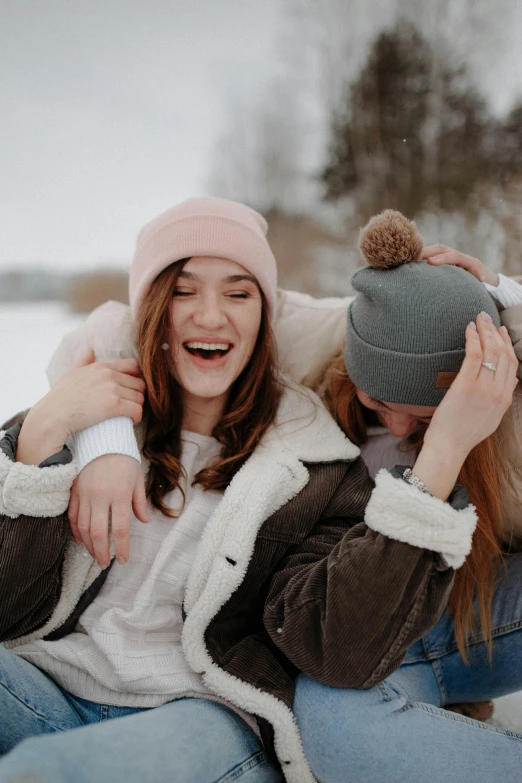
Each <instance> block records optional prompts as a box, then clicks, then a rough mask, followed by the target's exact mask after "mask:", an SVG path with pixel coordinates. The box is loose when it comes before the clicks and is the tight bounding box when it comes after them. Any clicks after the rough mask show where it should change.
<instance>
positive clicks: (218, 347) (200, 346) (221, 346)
mask: <svg viewBox="0 0 522 783" xmlns="http://www.w3.org/2000/svg"><path fill="white" fill-rule="evenodd" d="M185 345H186V346H187V348H192V349H193V350H199V351H228V349H229V348H230V343H185Z"/></svg>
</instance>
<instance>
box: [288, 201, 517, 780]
mask: <svg viewBox="0 0 522 783" xmlns="http://www.w3.org/2000/svg"><path fill="white" fill-rule="evenodd" d="M360 247H361V250H362V252H363V255H364V256H365V258H366V260H367V262H368V266H366V267H365V268H363V269H361V270H359V271H358V272H356V273H355V275H354V276H353V278H352V282H353V287H354V288H355V290H356V292H357V293H356V296H355V298H354V300H353V302H352V303H351V306H350V308H349V311H348V318H347V329H346V344H345V349H344V356H342V357H339V358H338V359H336V360H335V361H334V362H333V364H332V366H331V367H330V370H329V372H328V373H327V380H326V391H325V401H326V403H327V407H329V409H330V411H331V412H332V413H333V415H334V416H335V418H336V419H337V421H338V423H339V424H340V426H341V427H342V428H343V429H344V431H345V432H346V433H347V434H348V436H349V437H350V439H351V440H352V441H354V442H355V443H357V444H358V445H359V446H360V447H361V454H362V456H363V458H364V460H365V462H366V463H367V465H368V467H369V469H370V473H371V474H372V475H373V476H374V477H375V481H376V486H377V487H380V488H381V489H384V487H385V486H386V488H387V491H386V492H384V496H385V497H386V498H387V499H386V504H387V505H389V506H391V507H393V506H394V502H395V498H397V497H398V496H397V484H396V483H395V481H394V477H398V476H401V477H402V481H403V482H407V483H408V484H409V485H410V486H411V491H412V493H418V494H423V495H424V496H425V497H430V495H435V496H436V497H439V498H441V499H445V498H446V497H447V495H448V493H449V492H450V491H451V485H452V482H453V481H456V480H458V481H459V483H460V484H462V485H464V487H465V489H466V491H467V493H468V495H469V497H470V499H471V501H472V503H473V504H474V506H475V508H476V510H477V514H478V518H479V523H478V526H477V529H476V530H475V533H474V535H473V543H472V547H471V551H470V553H469V554H468V556H467V558H466V560H465V562H464V563H463V565H462V566H461V567H460V568H459V569H458V570H457V571H456V576H455V581H454V585H453V589H452V592H451V594H450V599H449V604H448V609H447V610H446V611H445V613H444V614H443V616H442V618H441V619H440V621H439V622H438V623H437V624H436V625H435V627H434V628H433V629H432V630H431V631H430V632H429V633H428V634H426V635H425V636H424V637H423V638H421V639H420V640H419V641H418V642H416V643H415V644H414V645H413V646H411V647H410V649H409V650H408V652H407V654H406V657H405V659H404V662H403V664H402V665H401V667H400V668H399V669H398V670H397V671H396V672H394V673H393V674H392V675H390V676H388V677H387V678H385V679H384V680H383V681H382V682H380V683H379V684H378V685H377V686H375V687H373V688H370V689H368V690H350V689H336V688H330V687H327V686H325V685H322V684H319V683H318V682H315V681H314V680H312V679H310V678H309V677H307V676H305V675H300V676H299V677H298V679H297V683H296V695H295V700H294V712H295V715H296V718H297V721H298V725H299V728H300V731H301V734H302V737H303V742H304V746H305V752H306V754H307V757H308V759H309V761H310V763H311V766H312V769H313V771H314V774H315V775H316V777H317V778H318V780H320V781H322V783H338V782H339V783H341V781H343V782H344V781H346V780H354V781H357V783H360V782H362V781H368V782H370V781H372V782H373V781H376V780H386V781H388V783H395V782H396V781H397V783H398V782H399V781H401V783H403V782H404V781H412V782H413V781H415V783H416V782H417V781H419V780H423V781H425V782H426V783H431V781H433V783H435V781H440V780H441V779H443V778H444V777H445V776H449V777H450V778H451V779H452V780H454V781H456V783H469V781H474V783H482V782H484V783H486V781H487V782H488V783H489V782H490V781H492V780H494V779H496V778H497V777H499V778H500V779H502V780H505V781H516V780H520V776H521V774H522V773H521V769H522V735H520V734H516V733H515V732H514V731H509V730H503V729H501V728H499V727H497V726H492V725H486V724H484V723H478V722H477V721H475V720H471V719H469V718H468V717H466V712H467V710H460V711H461V712H463V714H461V715H456V714H455V712H454V711H448V710H447V709H445V707H447V706H449V705H452V704H454V703H471V704H470V705H469V707H470V708H472V705H473V703H476V702H482V707H483V708H484V707H486V713H487V704H488V703H487V701H485V700H489V699H494V698H496V697H499V696H502V695H505V694H508V693H513V692H515V691H518V690H520V689H522V539H521V538H518V540H517V534H518V536H520V535H521V533H522V521H521V512H520V508H521V505H520V503H521V494H520V493H521V488H522V432H521V427H522V424H521V422H522V416H521V414H522V401H521V394H520V391H519V390H518V389H516V390H515V395H514V401H513V403H512V405H511V407H510V409H509V411H508V414H507V415H506V416H505V417H504V419H503V421H502V424H501V426H500V428H499V429H498V430H497V431H496V432H494V433H492V434H491V435H490V436H489V437H488V438H486V439H485V440H483V441H482V442H481V443H479V444H478V445H477V446H475V447H474V448H472V449H470V448H469V444H468V443H467V442H466V436H465V437H464V438H462V434H461V432H460V433H459V425H458V417H459V406H458V405H454V402H455V401H456V400H457V398H458V397H459V396H460V399H461V403H460V406H461V407H460V410H461V411H462V405H466V389H465V384H466V383H467V382H468V381H467V380H466V375H467V370H468V369H470V368H471V367H472V368H473V369H472V372H471V375H470V376H469V378H468V380H469V379H470V378H471V377H473V376H474V377H475V378H476V379H480V382H481V383H483V384H485V385H490V386H494V385H498V388H499V392H500V387H501V385H502V384H501V377H502V374H503V373H504V372H505V366H503V361H502V355H501V352H500V353H499V345H498V344H497V345H495V342H494V340H493V339H491V340H490V339H489V336H486V339H485V341H484V342H483V345H484V349H483V352H482V354H481V353H480V351H477V354H476V356H475V347H478V342H479V339H478V336H479V335H486V332H487V330H489V334H490V335H491V336H493V335H494V333H495V332H496V330H495V329H493V324H495V326H498V325H499V323H500V320H499V315H498V312H497V309H496V307H495V306H494V305H493V302H492V300H491V298H490V296H489V294H488V293H487V291H486V289H485V288H484V286H483V285H482V284H481V283H480V282H478V280H476V279H475V278H474V277H473V276H472V275H470V274H469V273H468V272H467V271H464V270H463V269H461V268H458V267H457V266H452V265H446V264H445V263H444V261H445V259H444V258H442V259H436V260H435V262H432V263H428V262H427V261H423V260H421V257H422V255H425V256H426V255H429V254H430V253H433V252H434V251H435V252H437V250H439V251H440V250H441V248H428V249H427V251H424V252H423V242H422V238H421V237H420V236H419V234H418V233H417V231H416V229H415V226H414V224H412V223H410V222H409V221H407V220H406V219H405V218H404V217H403V216H402V215H400V214H399V213H396V212H392V211H386V212H384V213H383V214H382V215H379V216H377V217H375V218H373V219H372V220H371V221H370V223H369V224H368V225H367V226H366V228H365V229H364V230H363V231H362V233H361V241H360ZM447 250H448V249H447V248H442V251H443V252H442V256H444V255H446V257H447V256H449V255H450V253H448V252H446V253H445V252H444V251H447ZM460 255H461V254H460ZM464 258H465V257H463V256H462V255H461V258H460V259H458V261H460V262H462V259H464ZM468 258H469V257H468ZM440 261H442V263H440ZM479 264H480V262H478V261H474V260H473V259H469V261H468V263H466V262H465V261H464V263H463V264H462V265H463V266H467V267H468V268H469V269H471V271H475V268H476V267H477V266H478V265H479ZM484 269H485V267H483V265H481V270H482V271H483V270H484ZM506 289H507V290H506ZM504 290H505V295H506V296H507V300H508V301H507V304H510V305H514V306H513V307H511V308H510V310H506V311H505V312H506V313H507V314H510V315H511V318H513V315H514V311H515V318H516V317H518V322H519V325H520V310H521V308H522V304H520V303H522V295H521V293H522V288H521V287H520V286H519V285H518V284H516V283H514V282H511V283H507V282H504ZM516 302H518V303H519V304H518V305H516ZM517 308H518V316H517V315H516V311H517ZM478 313H480V315H479V316H478V318H477V314H478ZM475 319H476V327H475ZM474 327H475V328H476V329H478V332H477V331H475V330H474ZM505 331H506V330H505V327H504V326H503V327H502V328H501V330H500V332H501V334H503V336H504V337H506V334H505ZM465 335H466V336H465ZM465 343H466V344H465ZM519 347H520V346H519ZM470 360H471V361H470ZM466 365H468V367H466ZM470 404H473V403H472V402H471V400H470ZM480 417H481V411H480V409H478V408H477V409H476V421H477V422H478V421H479V420H480ZM470 434H471V433H470ZM430 453H432V454H437V453H438V454H439V457H440V455H441V454H442V455H444V458H445V460H446V467H445V469H444V470H442V471H440V470H439V472H438V474H437V475H436V476H435V475H434V474H433V472H431V473H430V456H429V455H430ZM386 468H388V469H391V473H390V472H388V470H386ZM447 477H451V478H450V481H449V483H447V484H446V486H445V487H444V488H442V485H443V483H444V481H445V480H446V478H447ZM441 489H442V492H441ZM384 507H385V506H384V505H383V506H380V504H379V507H377V506H372V507H371V509H370V515H371V516H372V518H373V514H375V518H376V519H377V517H378V516H379V514H382V512H383V511H384ZM367 519H368V512H367ZM377 524H378V523H377ZM396 524H397V527H396V535H397V536H398V537H399V538H400V537H401V536H405V537H406V536H408V526H407V520H405V519H404V517H402V516H399V515H398V517H397V520H396ZM419 545H420V541H419ZM457 711H459V710H457ZM471 713H472V714H477V713H476V712H475V713H473V710H472V709H471ZM485 717H487V714H486V715H485Z"/></svg>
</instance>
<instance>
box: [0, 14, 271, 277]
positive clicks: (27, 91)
mask: <svg viewBox="0 0 522 783" xmlns="http://www.w3.org/2000/svg"><path fill="white" fill-rule="evenodd" d="M279 7H280V3H279V0H193V1H192V2H191V1H190V0H0V12H1V16H0V72H1V74H2V78H1V83H0V106H1V115H2V121H1V125H0V127H1V131H0V133H1V154H0V183H1V186H0V265H3V266H6V265H11V264H12V262H13V261H15V262H17V261H20V260H32V259H34V260H36V261H38V260H40V259H42V260H45V261H47V262H51V263H53V264H58V265H61V264H67V265H69V264H70V265H74V264H78V265H79V264H81V263H82V262H83V263H85V262H92V261H93V260H96V259H105V258H111V257H112V258H116V259H122V260H123V261H125V259H126V258H128V257H129V256H130V254H131V253H132V250H133V245H134V240H135V236H136V234H137V231H138V229H139V228H140V227H141V226H142V224H143V223H144V222H145V221H147V220H149V219H150V218H152V217H154V216H155V215H156V214H157V213H159V212H160V211H161V210H163V209H166V208H167V207H169V206H171V205H172V204H174V203H176V202H177V201H180V200H182V199H184V198H187V197H190V196H194V195H201V194H203V193H205V191H206V188H207V187H208V183H207V177H208V171H209V159H208V158H209V155H210V154H211V151H212V148H213V141H214V139H215V136H216V134H217V133H219V131H220V128H221V127H222V125H223V122H224V113H225V110H226V108H227V106H228V105H229V104H230V102H233V101H234V100H235V98H236V96H240V95H241V96H243V95H245V93H246V94H249V93H253V94H254V95H255V93H256V92H258V91H261V90H262V89H263V86H264V85H265V83H266V80H267V78H268V77H269V75H270V71H271V68H272V65H271V63H272V61H273V49H274V42H275V40H276V38H277V29H278V21H279Z"/></svg>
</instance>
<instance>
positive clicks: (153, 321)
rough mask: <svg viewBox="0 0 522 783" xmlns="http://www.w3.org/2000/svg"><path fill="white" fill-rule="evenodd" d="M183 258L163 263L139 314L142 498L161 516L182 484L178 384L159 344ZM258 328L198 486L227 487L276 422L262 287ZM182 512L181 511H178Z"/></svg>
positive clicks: (276, 390) (164, 339)
mask: <svg viewBox="0 0 522 783" xmlns="http://www.w3.org/2000/svg"><path fill="white" fill-rule="evenodd" d="M187 261H188V259H183V260H182V261H178V262H176V263H175V264H171V265H170V266H169V267H167V268H166V269H165V270H164V271H163V272H162V273H161V274H160V275H158V277H157V278H156V280H155V281H154V282H153V284H152V286H151V289H150V291H149V293H148V294H147V296H146V298H145V300H144V302H143V304H142V305H141V308H140V311H139V314H138V319H137V344H138V353H139V359H140V364H141V369H142V373H143V378H144V380H145V383H146V385H147V395H146V401H145V405H144V406H143V427H144V433H145V434H144V445H143V455H144V457H146V459H148V460H149V462H150V469H149V473H148V476H147V497H149V499H150V501H151V503H152V505H153V506H154V507H155V508H157V509H158V510H159V511H161V512H162V513H163V514H165V515H166V516H170V517H174V516H176V515H177V514H176V513H174V512H173V511H172V510H171V509H169V507H168V506H167V505H166V504H165V503H164V497H165V495H166V494H167V492H170V491H171V490H172V489H175V488H179V489H180V490H181V491H183V490H182V488H181V486H180V482H179V479H180V476H181V473H182V467H181V463H180V457H181V443H180V432H181V420H182V404H181V391H180V387H179V384H178V383H177V381H176V380H175V379H174V377H173V375H172V372H171V370H170V361H171V360H170V354H169V352H168V351H164V350H163V349H162V347H161V346H162V345H163V344H164V343H168V342H169V339H170V334H171V323H170V306H171V302H172V294H173V291H174V289H175V286H176V282H177V279H178V277H179V274H180V272H181V270H182V269H183V266H184V264H185V263H186V262H187ZM261 299H262V314H261V325H260V328H259V333H258V336H257V340H256V344H255V347H254V351H253V353H252V356H251V358H250V361H249V362H248V364H247V366H246V367H245V369H244V370H243V372H242V373H241V375H240V376H239V377H238V378H237V379H236V380H235V381H234V383H233V384H232V386H231V388H230V393H229V398H228V401H227V406H226V409H225V412H224V415H223V416H222V418H221V420H220V421H219V423H218V424H217V425H216V427H215V428H214V431H213V432H212V435H213V436H214V437H215V438H216V439H217V440H218V441H219V442H220V443H221V445H222V451H221V455H220V457H219V459H218V460H217V461H216V462H215V464H213V465H211V466H210V467H207V468H205V469H204V470H202V471H200V472H199V473H198V474H197V476H196V478H195V482H194V483H197V484H200V485H201V486H202V487H203V489H218V490H222V489H225V488H226V487H227V486H228V484H229V483H230V481H231V479H232V477H233V476H234V475H235V473H237V471H238V470H239V468H240V467H241V466H242V465H243V463H244V462H245V461H246V460H247V459H248V457H249V456H250V455H251V454H252V452H253V451H254V449H255V447H256V446H257V445H258V443H259V442H260V440H261V438H262V437H263V435H264V434H265V432H266V431H267V429H268V427H269V426H270V425H271V424H272V422H273V421H274V418H275V416H276V413H277V408H278V405H279V399H280V395H281V389H280V386H279V383H278V380H277V374H276V359H275V345H274V339H273V335H272V329H271V327H270V320H269V317H268V311H267V307H266V302H265V299H264V296H263V292H262V291H261ZM177 513H179V510H178V512H177Z"/></svg>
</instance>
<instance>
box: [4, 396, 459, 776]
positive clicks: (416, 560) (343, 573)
mask: <svg viewBox="0 0 522 783" xmlns="http://www.w3.org/2000/svg"><path fill="white" fill-rule="evenodd" d="M17 432H18V428H16V427H15V428H14V429H11V430H10V432H9V434H8V437H6V435H5V433H4V432H0V609H1V611H0V638H1V639H2V640H3V642H4V644H5V645H6V646H8V647H10V648H13V649H16V646H17V645H18V644H20V643H23V642H24V641H30V640H34V639H38V638H46V639H50V640H52V639H56V638H58V637H60V636H62V635H65V634H67V633H70V632H72V631H73V630H74V628H75V625H76V622H77V620H78V618H79V617H80V616H81V614H82V612H83V611H85V609H86V608H87V606H88V605H89V603H90V602H91V601H92V600H93V599H94V597H95V596H96V593H97V592H98V590H99V589H100V587H101V585H102V584H103V580H104V577H105V575H106V572H100V569H99V567H98V566H97V564H96V563H95V562H94V561H93V560H92V559H91V558H90V556H89V555H88V553H87V552H86V550H85V549H84V548H83V546H82V545H78V544H76V543H75V542H74V540H73V539H72V537H71V535H70V531H69V524H68V520H67V516H66V508H67V505H68V492H69V489H70V485H71V483H72V480H73V478H74V475H75V468H74V462H69V464H66V460H67V459H68V458H69V459H70V456H69V457H67V456H66V453H65V452H64V453H63V454H62V455H59V457H58V458H57V459H55V460H51V462H47V461H46V462H45V463H42V465H41V466H39V467H35V466H26V465H22V464H21V463H16V462H14V455H15V453H16V452H15V449H16V437H17ZM53 463H54V464H53ZM387 475H388V476H390V474H387ZM390 481H391V482H392V483H393V486H394V493H395V496H394V499H393V502H392V504H391V505H393V513H391V514H390V522H389V535H387V534H386V532H383V530H386V525H387V524H388V522H387V517H386V514H384V515H383V513H382V511H381V509H382V508H383V504H384V507H386V506H387V505H390V501H389V497H388V490H386V488H384V489H381V490H380V489H379V486H377V488H376V489H375V490H374V489H373V483H372V482H371V480H370V479H369V477H368V474H367V471H366V468H365V466H364V464H363V462H362V460H361V459H360V458H358V449H357V448H356V447H355V446H354V445H353V444H351V443H350V442H349V441H348V440H347V439H346V438H345V436H344V435H343V433H341V431H340V430H339V429H338V428H337V426H336V425H335V423H334V422H333V421H332V419H331V418H330V417H329V415H328V413H327V412H326V410H325V409H324V407H323V406H322V403H321V402H320V401H319V399H318V398H316V397H315V395H313V394H312V393H311V392H308V391H303V390H295V389H292V388H289V389H287V390H286V391H285V393H284V395H283V401H282V403H281V406H280V410H279V416H278V421H277V422H276V425H275V426H274V427H272V429H271V430H270V431H269V432H268V433H267V435H266V436H265V439H264V441H263V443H262V445H261V446H259V447H258V448H257V449H256V451H255V452H254V454H253V455H252V456H251V457H250V458H249V460H248V461H247V462H246V463H245V465H244V466H243V467H242V468H241V470H240V471H239V472H238V473H237V474H236V476H235V477H234V479H233V480H232V482H231V483H230V485H229V487H228V488H227V490H226V491H225V493H224V496H223V499H222V500H221V502H220V504H219V506H218V508H217V510H216V512H215V514H214V515H213V517H212V518H211V520H210V521H209V524H208V525H207V528H206V530H205V534H204V536H203V538H202V541H201V543H200V546H199V549H198V552H197V554H196V558H195V561H194V564H193V567H192V570H191V574H190V577H189V580H188V584H187V589H186V595H185V602H184V612H185V621H184V631H183V640H182V644H183V651H184V654H185V656H186V658H187V660H188V662H189V664H190V666H191V667H192V668H193V669H194V671H196V672H200V673H202V675H203V678H204V681H205V684H206V685H207V687H208V688H209V689H210V690H211V691H213V692H214V693H216V694H217V695H219V696H221V697H222V698H225V699H227V700H228V701H230V702H231V703H232V704H235V705H237V706H238V707H240V708H241V709H244V710H246V711H248V712H250V713H252V714H254V715H255V716H256V717H257V719H258V721H259V724H260V726H261V728H262V731H263V733H264V736H265V738H269V739H270V741H273V745H274V747H275V750H276V753H277V756H278V758H279V761H280V763H281V766H282V769H283V771H284V773H285V776H286V778H287V780H288V781H294V782H295V783H303V781H308V780H310V781H312V780H313V777H312V775H311V772H310V770H309V768H308V765H307V763H306V759H305V757H304V755H303V752H302V748H301V744H300V739H299V734H298V731H297V728H296V726H295V722H294V721H293V716H292V713H291V706H292V699H293V679H294V677H295V675H296V673H297V671H298V670H302V671H304V672H305V673H307V674H308V675H309V676H310V677H313V678H316V679H317V680H319V681H321V682H323V683H326V684H328V685H332V686H336V687H355V688H369V687H371V686H373V685H374V684H375V683H377V682H379V681H380V680H382V679H383V678H384V677H386V676H387V675H388V674H389V673H390V672H391V671H393V670H394V669H395V668H396V667H397V666H399V664H400V663H401V660H402V658H403V656H404V654H405V652H406V650H407V648H408V647H409V645H410V644H411V643H412V642H414V641H415V640H416V639H418V638H419V637H420V636H422V635H423V634H424V633H425V632H426V631H427V630H428V629H429V628H430V627H431V626H432V625H433V624H434V623H435V622H436V621H437V619H438V618H439V616H440V615H441V613H442V611H443V610H444V608H445V606H446V602H447V597H448V592H449V590H450V587H451V583H452V578H453V570H452V569H451V568H449V567H448V565H447V563H448V560H449V561H450V562H451V556H452V553H451V552H449V553H448V552H445V551H444V546H443V545H442V543H441V545H440V547H439V550H440V551H439V552H436V551H431V550H430V549H427V548H421V546H419V545H417V546H414V545H412V544H411V543H408V541H407V540H406V541H405V540H404V536H406V539H408V535H410V534H409V533H408V532H406V534H404V532H403V533H402V534H401V535H402V538H403V540H397V538H398V537H399V536H398V534H397V532H396V530H397V528H396V521H397V519H400V520H401V522H402V521H404V519H408V520H409V528H408V527H407V528H406V530H410V531H412V532H411V538H412V541H415V542H417V543H418V541H419V535H420V536H421V537H422V534H423V532H422V531H423V530H424V526H426V525H428V526H430V525H433V524H434V520H439V519H440V520H441V525H444V524H445V521H444V520H446V521H448V520H449V521H450V522H451V525H452V526H456V528H459V525H460V527H462V528H466V526H467V527H468V528H469V527H470V525H471V528H473V526H474V523H473V510H472V509H471V508H467V509H464V510H460V511H458V510H456V509H454V508H451V507H450V506H449V505H448V504H444V503H442V502H441V501H438V500H436V499H435V498H431V497H429V496H427V495H425V494H423V493H420V492H419V491H418V490H417V489H416V488H414V487H411V486H410V485H407V484H406V483H405V482H403V481H401V480H400V479H394V478H391V477H390ZM372 492H373V494H372ZM370 497H371V500H370ZM369 501H370V505H369V506H368V511H366V512H365V509H366V507H367V504H368V502H369ZM372 504H373V506H372ZM372 508H373V512H372ZM372 514H373V516H372ZM452 515H458V516H452ZM377 517H378V520H377ZM372 519H373V520H377V522H376V524H375V526H376V527H378V528H379V530H380V532H376V530H374V529H372V527H371V524H373V523H372V521H371V520H372ZM402 527H403V528H404V526H402ZM471 528H470V529H471ZM452 529H453V528H452ZM442 539H444V541H446V540H447V536H446V535H445V536H443V537H441V541H442ZM430 541H431V542H432V544H433V546H434V547H435V548H437V546H438V544H437V536H436V535H435V536H433V531H430ZM459 546H460V544H459ZM457 548H458V547H457Z"/></svg>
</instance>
